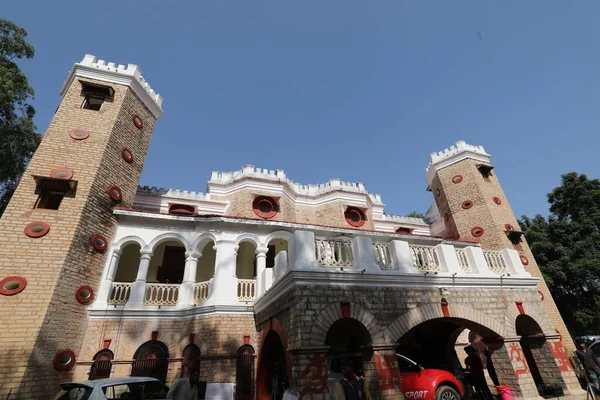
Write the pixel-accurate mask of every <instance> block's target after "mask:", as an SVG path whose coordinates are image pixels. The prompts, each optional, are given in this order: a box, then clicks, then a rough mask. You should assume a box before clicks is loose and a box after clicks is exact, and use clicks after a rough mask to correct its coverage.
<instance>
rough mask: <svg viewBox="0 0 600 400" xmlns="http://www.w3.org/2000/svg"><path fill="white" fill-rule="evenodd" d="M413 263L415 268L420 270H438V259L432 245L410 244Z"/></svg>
mask: <svg viewBox="0 0 600 400" xmlns="http://www.w3.org/2000/svg"><path fill="white" fill-rule="evenodd" d="M410 251H411V253H412V257H413V263H414V266H415V268H416V269H418V270H419V271H422V272H438V271H440V270H441V268H440V260H439V258H438V255H437V253H436V251H435V248H434V247H430V246H417V245H410Z"/></svg>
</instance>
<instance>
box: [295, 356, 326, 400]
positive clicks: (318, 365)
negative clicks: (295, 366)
mask: <svg viewBox="0 0 600 400" xmlns="http://www.w3.org/2000/svg"><path fill="white" fill-rule="evenodd" d="M306 358H307V360H308V365H307V366H306V368H304V371H302V373H301V374H300V378H301V379H305V378H308V379H306V381H307V382H306V383H305V384H303V385H302V386H304V387H303V388H302V391H301V392H300V398H301V399H302V398H303V396H304V395H309V394H324V393H328V392H329V386H328V385H327V354H325V355H318V354H315V355H314V356H312V357H311V356H308V355H307V356H306Z"/></svg>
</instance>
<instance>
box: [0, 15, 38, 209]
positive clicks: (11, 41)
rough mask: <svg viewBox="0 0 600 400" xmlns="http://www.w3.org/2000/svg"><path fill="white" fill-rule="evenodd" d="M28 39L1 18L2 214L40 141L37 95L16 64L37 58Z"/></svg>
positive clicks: (0, 122) (0, 164)
mask: <svg viewBox="0 0 600 400" xmlns="http://www.w3.org/2000/svg"><path fill="white" fill-rule="evenodd" d="M26 37H27V31H25V29H23V28H21V27H19V26H17V25H15V24H13V23H12V22H10V21H8V20H5V19H0V159H1V160H2V162H0V215H1V214H2V212H3V211H4V209H5V208H6V205H7V204H8V201H9V200H10V197H11V196H12V194H13V192H14V190H15V187H16V185H17V182H18V179H19V177H20V176H21V174H22V173H23V171H25V167H26V166H27V163H28V162H29V159H30V158H31V156H32V155H33V152H34V151H35V149H36V148H37V146H38V144H39V141H40V135H38V134H37V133H36V132H35V131H36V126H35V124H34V122H33V117H34V115H35V110H34V108H33V107H32V106H31V105H30V104H29V103H28V102H29V101H30V99H32V98H33V96H34V92H33V89H32V88H31V86H29V82H28V81H27V77H26V76H25V74H23V72H21V70H20V68H19V66H18V65H17V64H16V62H15V60H19V59H22V58H26V59H28V58H33V55H34V49H33V46H32V45H30V44H29V43H27V42H26V41H25V38H26Z"/></svg>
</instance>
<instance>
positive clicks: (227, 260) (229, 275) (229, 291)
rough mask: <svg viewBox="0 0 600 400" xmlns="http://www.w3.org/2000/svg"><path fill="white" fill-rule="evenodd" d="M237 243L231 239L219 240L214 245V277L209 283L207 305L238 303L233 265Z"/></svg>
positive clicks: (235, 259)
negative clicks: (215, 252)
mask: <svg viewBox="0 0 600 400" xmlns="http://www.w3.org/2000/svg"><path fill="white" fill-rule="evenodd" d="M238 247H239V246H238V245H237V244H236V243H235V242H234V241H233V240H219V241H218V242H217V244H216V246H215V250H216V251H217V255H216V259H215V277H214V279H213V281H212V283H211V286H210V291H209V294H208V300H207V301H206V303H205V304H207V305H216V304H219V305H234V304H238V297H237V286H238V284H237V277H236V275H235V267H236V261H237V251H238Z"/></svg>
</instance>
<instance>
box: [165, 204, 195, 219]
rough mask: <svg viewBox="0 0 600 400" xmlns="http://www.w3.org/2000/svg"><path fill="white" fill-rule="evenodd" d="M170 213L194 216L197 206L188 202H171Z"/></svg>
mask: <svg viewBox="0 0 600 400" xmlns="http://www.w3.org/2000/svg"><path fill="white" fill-rule="evenodd" d="M169 214H172V215H184V216H190V217H193V216H195V215H196V207H194V206H191V205H188V204H171V205H170V206H169Z"/></svg>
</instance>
